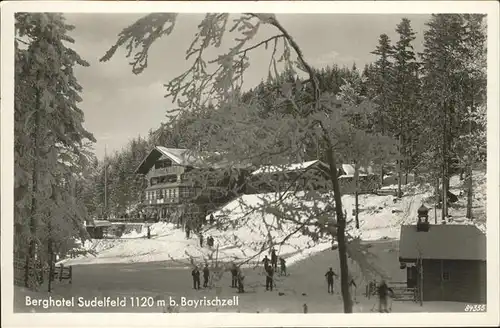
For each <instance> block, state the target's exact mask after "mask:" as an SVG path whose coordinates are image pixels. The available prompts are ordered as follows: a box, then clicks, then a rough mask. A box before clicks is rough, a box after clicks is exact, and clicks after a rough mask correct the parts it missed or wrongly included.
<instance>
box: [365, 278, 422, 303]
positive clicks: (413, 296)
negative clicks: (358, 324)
mask: <svg viewBox="0 0 500 328" xmlns="http://www.w3.org/2000/svg"><path fill="white" fill-rule="evenodd" d="M387 285H388V287H389V288H390V289H391V290H392V292H393V294H392V297H393V299H394V300H395V301H413V302H418V301H419V293H418V288H410V287H408V286H407V283H406V282H397V281H391V282H388V284H387ZM377 289H378V286H377V283H376V282H375V281H372V282H369V283H368V285H366V290H365V296H366V297H367V298H371V297H372V296H376V295H377Z"/></svg>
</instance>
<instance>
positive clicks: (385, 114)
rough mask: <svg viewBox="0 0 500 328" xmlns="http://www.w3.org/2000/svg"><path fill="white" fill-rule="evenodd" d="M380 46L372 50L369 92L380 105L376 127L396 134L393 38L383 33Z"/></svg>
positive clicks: (382, 168)
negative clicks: (393, 113)
mask: <svg viewBox="0 0 500 328" xmlns="http://www.w3.org/2000/svg"><path fill="white" fill-rule="evenodd" d="M378 43H379V44H378V46H377V47H376V49H375V50H374V51H373V52H371V53H372V54H374V55H376V56H377V60H376V61H375V62H374V63H373V67H372V70H371V72H370V75H369V76H370V81H369V83H368V84H369V86H370V89H371V90H369V94H370V98H371V99H373V101H374V102H375V104H377V105H378V107H377V113H376V125H375V129H376V131H377V132H380V133H381V134H382V135H391V136H392V135H394V124H393V122H392V120H391V117H392V112H391V111H392V103H391V99H390V96H389V95H390V93H391V90H392V87H393V85H394V80H393V76H392V66H393V63H392V62H391V57H392V55H393V52H394V49H393V46H392V45H391V40H390V38H389V36H388V35H387V34H382V35H380V37H379V41H378ZM380 171H381V183H382V184H383V183H384V165H383V164H382V165H381V169H380Z"/></svg>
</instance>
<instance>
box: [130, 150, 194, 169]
mask: <svg viewBox="0 0 500 328" xmlns="http://www.w3.org/2000/svg"><path fill="white" fill-rule="evenodd" d="M161 157H167V158H169V159H170V160H171V161H172V162H174V163H175V164H177V165H182V166H195V165H196V162H197V158H196V157H195V156H194V154H193V153H192V152H191V151H189V150H188V149H183V148H167V147H162V146H155V147H154V148H153V149H152V150H151V152H150V153H149V154H148V155H147V156H146V158H144V160H143V161H142V162H141V164H140V165H139V167H138V168H137V169H136V171H135V173H141V174H146V173H147V172H148V171H149V169H150V168H151V167H152V166H153V165H154V163H155V162H156V161H157V160H159V159H160V158H161Z"/></svg>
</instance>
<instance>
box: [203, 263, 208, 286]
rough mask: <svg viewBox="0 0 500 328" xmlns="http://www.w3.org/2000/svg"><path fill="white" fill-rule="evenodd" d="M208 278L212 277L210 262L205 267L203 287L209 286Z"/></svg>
mask: <svg viewBox="0 0 500 328" xmlns="http://www.w3.org/2000/svg"><path fill="white" fill-rule="evenodd" d="M208 278H210V270H209V269H208V264H205V267H204V268H203V287H204V288H207V287H208Z"/></svg>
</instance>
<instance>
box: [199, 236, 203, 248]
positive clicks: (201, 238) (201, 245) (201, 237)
mask: <svg viewBox="0 0 500 328" xmlns="http://www.w3.org/2000/svg"><path fill="white" fill-rule="evenodd" d="M200 247H203V235H202V234H201V233H200Z"/></svg>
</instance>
